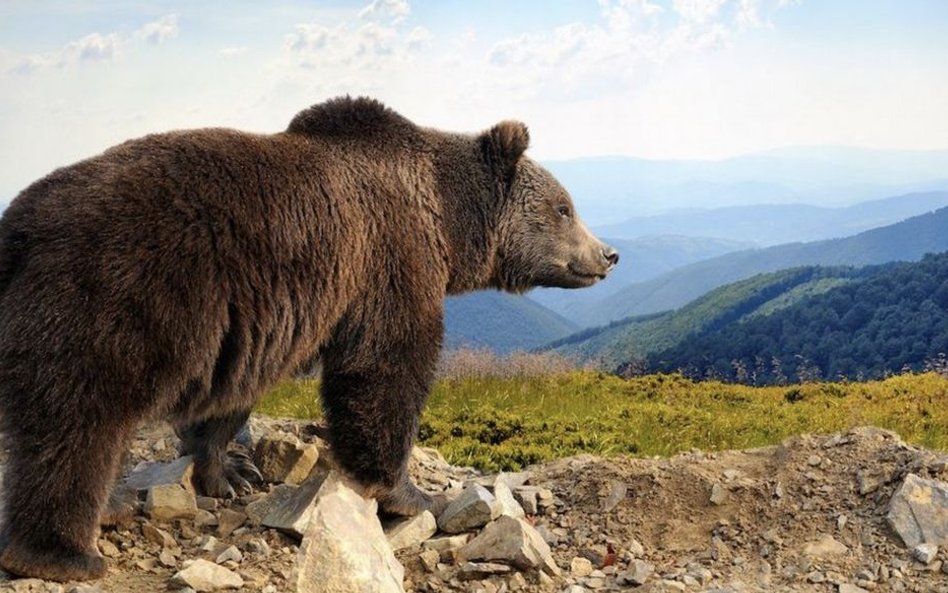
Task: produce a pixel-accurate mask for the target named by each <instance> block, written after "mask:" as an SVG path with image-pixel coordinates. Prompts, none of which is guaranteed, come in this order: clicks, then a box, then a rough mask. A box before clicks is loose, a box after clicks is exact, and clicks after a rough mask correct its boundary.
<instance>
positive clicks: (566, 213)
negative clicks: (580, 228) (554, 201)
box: [556, 206, 569, 218]
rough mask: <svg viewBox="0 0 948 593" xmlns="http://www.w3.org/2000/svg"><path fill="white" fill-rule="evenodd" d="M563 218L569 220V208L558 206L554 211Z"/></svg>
mask: <svg viewBox="0 0 948 593" xmlns="http://www.w3.org/2000/svg"><path fill="white" fill-rule="evenodd" d="M556 211H557V212H559V213H560V216H562V217H563V218H569V206H560V207H559V208H557V209H556Z"/></svg>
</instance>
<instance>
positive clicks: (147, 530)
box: [142, 522, 178, 548]
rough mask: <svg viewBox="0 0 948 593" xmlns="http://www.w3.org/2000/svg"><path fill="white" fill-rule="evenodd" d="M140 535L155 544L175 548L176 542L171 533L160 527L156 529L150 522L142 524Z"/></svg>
mask: <svg viewBox="0 0 948 593" xmlns="http://www.w3.org/2000/svg"><path fill="white" fill-rule="evenodd" d="M142 536H143V537H144V538H145V539H146V540H147V541H150V542H151V543H153V544H157V545H159V546H161V547H162V548H176V547H177V546H178V542H177V541H175V539H174V538H173V537H171V534H169V533H168V532H167V531H164V530H162V529H158V528H157V527H155V526H154V525H152V524H151V523H147V522H146V523H143V524H142Z"/></svg>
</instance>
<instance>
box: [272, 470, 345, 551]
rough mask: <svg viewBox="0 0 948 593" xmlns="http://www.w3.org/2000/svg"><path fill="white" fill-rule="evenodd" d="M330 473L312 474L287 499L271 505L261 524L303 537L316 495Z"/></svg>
mask: <svg viewBox="0 0 948 593" xmlns="http://www.w3.org/2000/svg"><path fill="white" fill-rule="evenodd" d="M329 475H330V474H328V473H322V472H317V473H314V474H313V475H311V476H310V477H309V478H307V479H306V480H305V481H304V482H303V483H302V484H300V485H299V486H298V487H297V488H296V489H295V490H294V491H293V492H292V494H290V495H289V496H288V497H287V498H286V499H285V500H282V501H279V502H278V503H274V504H273V505H272V506H270V508H269V510H268V511H267V514H266V516H265V517H264V518H263V521H261V524H262V525H263V526H264V527H270V528H272V529H278V530H280V531H282V532H284V533H288V534H290V535H293V536H295V537H297V538H302V537H303V532H304V531H305V530H306V526H307V525H309V519H310V515H311V514H312V511H313V506H314V503H315V501H316V497H317V495H318V494H319V491H320V488H321V487H322V485H323V484H324V483H325V481H326V479H327V477H328V476H329Z"/></svg>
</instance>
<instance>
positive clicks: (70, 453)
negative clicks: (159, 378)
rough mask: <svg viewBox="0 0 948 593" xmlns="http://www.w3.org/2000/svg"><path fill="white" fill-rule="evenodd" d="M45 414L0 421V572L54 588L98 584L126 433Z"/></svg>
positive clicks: (79, 419) (84, 420) (87, 421)
mask: <svg viewBox="0 0 948 593" xmlns="http://www.w3.org/2000/svg"><path fill="white" fill-rule="evenodd" d="M6 411H7V412H9V409H8V410H6ZM44 412H46V410H42V411H39V412H37V411H36V410H33V411H32V413H30V412H27V413H25V414H22V415H20V416H19V417H17V418H13V419H11V420H10V421H6V422H4V429H5V433H6V438H7V443H8V444H9V446H10V456H9V459H10V461H9V464H8V465H7V469H6V472H5V476H4V513H3V515H4V516H3V531H2V535H0V566H2V567H3V568H4V569H5V570H7V571H8V572H11V573H13V574H16V575H19V576H25V577H37V578H42V579H47V580H54V581H70V580H80V581H82V580H88V579H95V578H99V577H101V576H103V575H104V574H105V572H106V569H107V565H106V561H105V559H104V558H103V557H102V556H101V554H99V551H98V550H97V549H96V538H97V535H98V529H99V521H100V516H101V513H102V511H103V509H104V507H105V503H106V499H107V497H108V495H109V488H110V487H111V486H112V484H113V481H114V479H115V477H116V474H117V472H118V468H119V464H120V462H121V458H122V450H123V448H124V447H125V445H126V441H127V436H128V434H129V432H128V430H126V429H125V428H124V427H122V426H119V427H116V426H114V425H109V424H107V423H99V422H96V421H95V420H94V419H90V418H83V417H81V416H80V417H73V418H63V417H55V418H54V417H53V415H54V414H53V413H44Z"/></svg>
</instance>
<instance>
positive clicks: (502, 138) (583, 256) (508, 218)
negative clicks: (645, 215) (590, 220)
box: [480, 121, 619, 292]
mask: <svg viewBox="0 0 948 593" xmlns="http://www.w3.org/2000/svg"><path fill="white" fill-rule="evenodd" d="M480 141H481V146H482V150H483V152H484V155H485V157H486V159H487V161H488V163H490V166H491V167H492V168H493V169H494V174H495V176H496V178H497V179H498V180H499V183H500V184H501V185H502V188H501V192H500V193H502V195H503V205H502V207H501V211H500V216H499V220H498V236H497V253H496V259H495V264H494V272H493V284H494V285H495V286H496V287H497V288H501V289H503V290H507V291H511V292H524V291H526V290H529V289H530V288H533V287H537V286H551V287H557V288H582V287H585V286H592V285H593V284H595V283H596V282H598V281H599V280H602V279H603V278H605V277H606V275H607V274H608V273H609V272H610V271H611V270H612V268H613V267H614V266H615V265H616V264H617V263H618V261H619V254H618V253H617V252H616V250H615V249H613V248H612V247H609V246H608V245H606V244H604V243H603V242H602V241H600V240H599V239H597V238H596V237H595V236H594V235H593V234H592V233H591V232H589V229H588V228H586V225H585V224H583V221H582V220H580V218H579V215H578V214H577V212H576V208H575V207H574V206H573V201H572V199H570V196H569V193H568V192H567V191H566V189H565V188H563V186H562V185H560V183H559V182H558V181H557V180H556V178H555V177H553V175H552V174H551V173H550V172H549V171H547V170H546V169H544V168H543V167H541V166H540V165H539V164H538V163H536V162H535V161H533V160H531V159H530V158H528V157H526V156H524V154H523V153H524V151H525V150H526V149H527V146H528V145H529V142H530V136H529V133H528V131H527V127H526V126H525V125H524V124H522V123H520V122H516V121H505V122H501V123H499V124H497V125H496V126H494V127H493V128H491V129H490V130H488V131H487V132H484V133H483V134H482V135H481V137H480Z"/></svg>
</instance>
